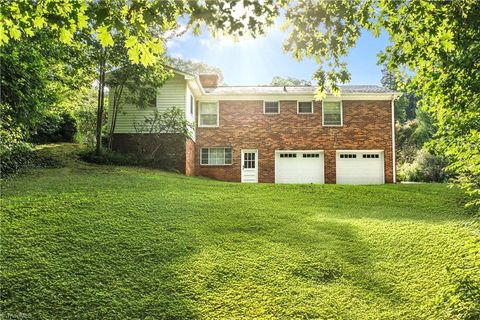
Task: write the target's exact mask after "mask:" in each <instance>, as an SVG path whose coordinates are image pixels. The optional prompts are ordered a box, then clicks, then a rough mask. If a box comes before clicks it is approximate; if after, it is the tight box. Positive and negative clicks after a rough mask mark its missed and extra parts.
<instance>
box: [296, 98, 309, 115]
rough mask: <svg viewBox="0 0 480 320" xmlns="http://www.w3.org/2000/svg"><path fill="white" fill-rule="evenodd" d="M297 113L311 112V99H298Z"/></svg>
mask: <svg viewBox="0 0 480 320" xmlns="http://www.w3.org/2000/svg"><path fill="white" fill-rule="evenodd" d="M297 111H298V113H303V114H307V113H313V102H312V101H298V110H297Z"/></svg>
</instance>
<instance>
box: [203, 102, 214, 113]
mask: <svg viewBox="0 0 480 320" xmlns="http://www.w3.org/2000/svg"><path fill="white" fill-rule="evenodd" d="M200 114H217V104H216V103H202V104H200Z"/></svg>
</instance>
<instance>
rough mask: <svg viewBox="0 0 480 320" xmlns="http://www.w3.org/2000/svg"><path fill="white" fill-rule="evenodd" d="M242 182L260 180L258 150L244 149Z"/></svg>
mask: <svg viewBox="0 0 480 320" xmlns="http://www.w3.org/2000/svg"><path fill="white" fill-rule="evenodd" d="M242 182H251V183H255V182H258V151H257V150H255V149H244V150H242Z"/></svg>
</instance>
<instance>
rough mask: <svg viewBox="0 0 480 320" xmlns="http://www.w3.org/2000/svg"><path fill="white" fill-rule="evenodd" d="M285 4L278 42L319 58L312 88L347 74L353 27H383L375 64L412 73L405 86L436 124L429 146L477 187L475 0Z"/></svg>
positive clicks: (479, 68)
mask: <svg viewBox="0 0 480 320" xmlns="http://www.w3.org/2000/svg"><path fill="white" fill-rule="evenodd" d="M285 6H286V7H285V17H286V24H287V26H288V28H289V29H290V30H292V32H291V33H290V35H289V38H288V39H287V41H286V43H285V49H286V50H287V51H290V52H292V54H293V55H294V57H295V58H297V59H302V58H303V57H313V58H314V59H315V61H316V62H317V63H318V64H319V70H318V71H317V72H315V74H314V79H315V80H317V84H318V86H319V89H318V92H325V90H327V88H330V89H331V90H332V91H333V92H335V91H337V90H336V89H337V85H336V84H337V83H344V82H346V81H348V80H349V72H348V70H347V68H346V66H345V65H344V64H343V62H342V59H343V57H344V56H345V55H346V54H347V53H348V50H349V49H350V48H352V47H353V46H354V45H355V43H356V41H357V39H358V37H359V35H360V30H369V31H371V32H373V34H374V35H376V36H378V35H379V34H380V31H381V30H384V31H386V32H387V33H388V34H389V36H390V40H391V45H390V46H388V47H387V48H386V49H385V51H384V52H383V53H381V54H380V55H379V63H381V64H384V63H385V64H386V65H387V67H388V68H389V70H390V71H391V72H393V73H394V74H396V75H397V78H400V76H402V78H404V79H406V78H408V77H410V76H412V71H413V72H414V74H413V76H412V79H411V81H410V82H409V83H408V89H409V90H410V91H412V92H415V94H416V95H417V96H419V97H422V100H421V102H422V104H423V105H424V106H425V109H426V110H427V111H428V112H429V113H430V115H431V116H432V117H433V119H434V122H435V125H436V127H438V132H437V133H436V136H435V143H436V144H438V148H437V149H438V150H437V152H439V153H445V154H448V155H449V157H450V159H449V160H450V161H452V166H451V167H450V169H451V171H452V173H454V174H457V175H459V176H460V177H461V178H462V181H463V182H462V185H465V186H466V185H467V182H468V183H469V184H468V190H471V192H470V193H471V194H478V193H477V192H476V191H475V192H473V191H472V190H479V189H480V183H478V182H476V181H480V176H479V175H478V174H477V173H476V172H478V168H480V161H478V160H477V161H476V162H475V161H470V159H471V158H472V157H471V156H470V155H471V152H470V150H479V149H480V148H479V147H478V146H479V145H480V138H479V137H478V135H476V134H475V133H474V131H472V129H474V128H478V127H480V123H479V120H478V119H480V99H479V96H480V77H479V76H478V75H479V74H480V46H479V39H480V28H479V27H478V26H479V25H480V2H478V1H475V0H464V1H447V2H438V1H437V2H435V1H385V0H367V1H349V0H339V1H319V2H316V1H308V0H299V1H297V2H295V3H285ZM373 8H375V10H373ZM407 76H408V77H407ZM473 158H474V159H478V158H476V157H473ZM477 198H478V195H477ZM479 202H480V201H479Z"/></svg>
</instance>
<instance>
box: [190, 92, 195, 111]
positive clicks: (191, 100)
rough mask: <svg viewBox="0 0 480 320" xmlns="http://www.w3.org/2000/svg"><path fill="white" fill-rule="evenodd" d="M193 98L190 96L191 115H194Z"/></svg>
mask: <svg viewBox="0 0 480 320" xmlns="http://www.w3.org/2000/svg"><path fill="white" fill-rule="evenodd" d="M193 105H194V103H193V96H192V95H190V114H191V115H193Z"/></svg>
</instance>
